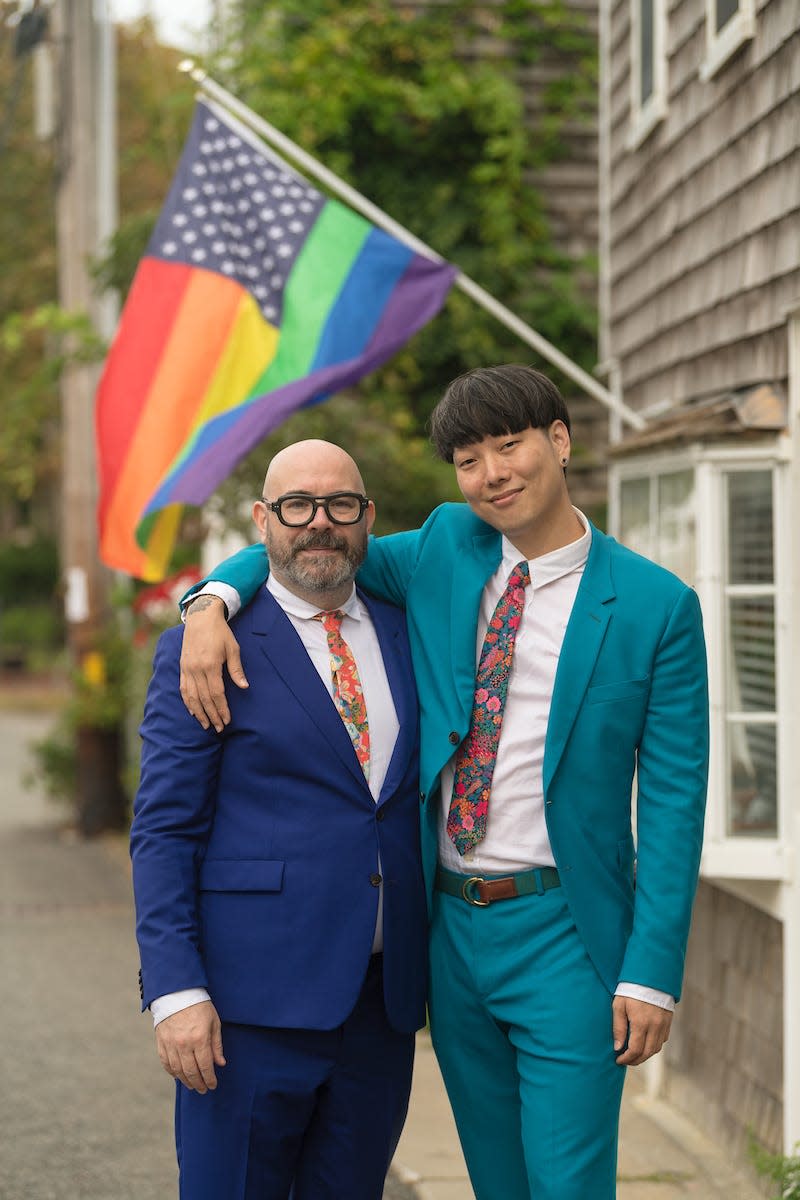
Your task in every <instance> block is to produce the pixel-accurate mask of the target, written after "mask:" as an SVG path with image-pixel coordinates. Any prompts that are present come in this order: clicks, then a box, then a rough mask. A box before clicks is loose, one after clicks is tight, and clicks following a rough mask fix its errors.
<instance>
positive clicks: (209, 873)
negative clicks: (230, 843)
mask: <svg viewBox="0 0 800 1200" xmlns="http://www.w3.org/2000/svg"><path fill="white" fill-rule="evenodd" d="M283 867H284V864H283V863H282V862H279V861H277V860H274V861H273V860H270V859H266V858H212V859H206V861H205V862H204V863H203V865H202V867H201V868H200V890H201V891H203V892H279V891H280V890H281V887H282V886H283Z"/></svg>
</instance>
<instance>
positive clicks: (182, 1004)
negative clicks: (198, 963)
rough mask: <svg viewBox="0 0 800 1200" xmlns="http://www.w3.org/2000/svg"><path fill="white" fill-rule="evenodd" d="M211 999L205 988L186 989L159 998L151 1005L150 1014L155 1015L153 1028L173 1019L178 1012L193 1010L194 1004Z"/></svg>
mask: <svg viewBox="0 0 800 1200" xmlns="http://www.w3.org/2000/svg"><path fill="white" fill-rule="evenodd" d="M210 999H211V997H210V996H209V994H208V992H207V991H206V989H205V988H186V989H185V991H182V992H168V993H167V995H166V996H159V997H158V999H156V1000H154V1001H153V1003H152V1004H151V1005H150V1012H151V1013H152V1014H153V1028H155V1027H156V1025H160V1024H161V1022H162V1021H166V1019H167V1017H173V1016H174V1015H175V1013H176V1012H181V1011H182V1010H183V1009H184V1008H191V1006H192V1005H193V1004H202V1003H203V1002H204V1001H205V1000H210Z"/></svg>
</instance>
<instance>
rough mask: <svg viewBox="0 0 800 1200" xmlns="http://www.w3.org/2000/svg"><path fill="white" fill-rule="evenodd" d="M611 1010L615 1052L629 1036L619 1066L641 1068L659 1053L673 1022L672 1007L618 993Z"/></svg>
mask: <svg viewBox="0 0 800 1200" xmlns="http://www.w3.org/2000/svg"><path fill="white" fill-rule="evenodd" d="M611 1011H612V1014H613V1022H612V1031H613V1035H614V1050H615V1052H620V1051H622V1047H623V1046H625V1039H626V1038H627V1039H628V1044H627V1046H625V1050H624V1051H622V1053H618V1058H617V1063H618V1065H619V1066H621V1067H638V1066H640V1065H641V1063H643V1062H647V1060H648V1058H652V1057H653V1055H654V1054H658V1052H659V1050H660V1049H661V1047H662V1046H663V1045H664V1042H666V1040H667V1038H668V1037H669V1031H670V1027H671V1025H672V1013H671V1012H670V1011H669V1009H667V1008H659V1006H658V1005H657V1004H648V1003H647V1002H646V1001H644V1000H634V999H633V998H632V997H631V996H615V997H614V1000H613V1002H612V1005H611Z"/></svg>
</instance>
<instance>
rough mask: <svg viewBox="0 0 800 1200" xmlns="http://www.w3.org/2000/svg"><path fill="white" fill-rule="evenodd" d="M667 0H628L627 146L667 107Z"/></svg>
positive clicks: (634, 143) (641, 137) (643, 134)
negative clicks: (629, 8) (629, 5)
mask: <svg viewBox="0 0 800 1200" xmlns="http://www.w3.org/2000/svg"><path fill="white" fill-rule="evenodd" d="M665 6H666V0H631V55H630V58H631V125H630V131H629V136H628V145H629V147H630V148H633V147H635V146H638V145H639V143H640V142H642V141H644V139H645V138H646V137H647V136H648V134H649V133H651V132H652V130H653V129H654V128H655V126H656V125H657V124H658V123H659V122H660V121H661V120H662V119H663V118H664V116H665V115H666V111H667V65H666V36H665V34H666V15H665Z"/></svg>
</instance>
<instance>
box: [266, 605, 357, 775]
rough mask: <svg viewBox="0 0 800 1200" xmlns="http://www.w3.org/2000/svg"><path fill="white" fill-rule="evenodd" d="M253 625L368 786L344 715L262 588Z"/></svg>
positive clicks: (279, 670)
mask: <svg viewBox="0 0 800 1200" xmlns="http://www.w3.org/2000/svg"><path fill="white" fill-rule="evenodd" d="M249 611H250V613H251V629H252V632H253V633H254V634H255V635H256V637H257V639H258V645H259V648H260V649H261V651H262V652H263V654H264V655H265V656H266V657H267V658H268V659H269V661H270V663H271V664H272V666H273V667H274V669H275V671H276V672H277V673H278V675H280V677H281V679H282V680H283V682H284V683H285V684H286V686H287V687H288V688H289V690H290V691H291V692H292V693H293V695H294V696H295V698H296V699H297V701H298V703H299V704H301V705H302V706H303V708H304V709H305V710H306V712H307V713H308V715H309V717H310V718H311V720H312V721H313V722H314V724H315V725H316V726H317V728H318V729H319V731H320V733H321V734H322V736H323V737H324V738H325V740H326V741H327V742H328V743H329V744H330V746H331V749H332V750H334V751H335V752H336V754H337V755H338V757H339V758H340V759H341V761H342V763H343V765H344V766H345V767H347V769H348V771H350V773H351V774H352V775H353V776H354V778H355V779H356V780H357V781H358V782H359V783H360V785H361V786H362V787H365V788H368V785H367V782H366V779H365V778H364V772H363V771H362V769H361V766H360V764H359V761H358V758H357V757H356V753H355V750H354V748H353V743H352V742H351V740H350V735H349V734H348V732H347V730H346V728H345V726H344V722H343V721H342V718H341V717H340V716H339V713H338V712H337V710H336V706H335V705H334V704H333V703H332V702H331V697H330V695H329V693H328V690H327V688H326V687H325V685H324V684H323V682H322V680H321V679H320V677H319V674H318V673H317V669H316V667H315V666H314V664H313V663H312V661H311V659H310V658H309V656H308V654H307V652H306V649H305V647H304V645H303V643H302V642H301V640H300V638H299V637H298V634H297V631H296V630H295V628H294V626H293V625H292V623H291V621H290V620H289V618H288V617H287V616H286V614H285V613H284V612H283V609H282V608H281V606H280V605H279V604H278V602H277V600H275V599H274V597H273V596H272V595H271V594H270V592H268V591H267V589H266V588H261V589H260V591H259V592H258V594H257V596H256V598H255V599H254V600H253V603H252V605H251V607H250V610H249Z"/></svg>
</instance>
